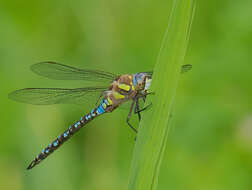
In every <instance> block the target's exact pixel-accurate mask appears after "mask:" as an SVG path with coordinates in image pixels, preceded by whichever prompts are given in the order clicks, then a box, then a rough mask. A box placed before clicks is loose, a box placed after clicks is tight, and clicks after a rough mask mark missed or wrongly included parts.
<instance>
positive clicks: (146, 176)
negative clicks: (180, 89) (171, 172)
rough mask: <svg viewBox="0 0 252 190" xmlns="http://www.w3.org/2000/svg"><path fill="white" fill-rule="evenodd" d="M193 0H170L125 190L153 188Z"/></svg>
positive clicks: (166, 130)
mask: <svg viewBox="0 0 252 190" xmlns="http://www.w3.org/2000/svg"><path fill="white" fill-rule="evenodd" d="M194 10H195V3H194V0H174V1H173V8H172V13H171V15H170V19H169V23H168V27H167V31H166V33H165V36H164V39H163V43H162V46H161V49H160V54H159V56H158V60H157V63H156V65H155V68H154V75H153V79H152V86H151V91H152V92H155V95H149V96H148V98H147V101H146V104H149V103H150V102H152V105H153V106H152V108H151V109H150V110H149V111H146V113H144V115H143V117H142V120H141V122H140V127H139V132H138V135H137V141H136V145H135V148H134V155H133V160H132V164H131V171H130V177H129V186H128V189H129V190H154V189H156V187H157V182H158V176H159V169H160V165H161V161H162V158H163V153H164V150H165V145H166V141H167V136H168V131H169V123H170V114H171V112H172V107H173V103H174V99H175V95H176V88H177V85H178V81H179V77H180V71H181V70H180V69H181V66H182V64H183V61H184V57H185V53H186V49H187V44H188V39H189V35H190V28H191V23H192V20H193V15H194Z"/></svg>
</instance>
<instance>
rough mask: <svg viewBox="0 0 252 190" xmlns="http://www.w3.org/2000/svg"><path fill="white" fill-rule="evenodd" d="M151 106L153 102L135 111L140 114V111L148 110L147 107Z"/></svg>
mask: <svg viewBox="0 0 252 190" xmlns="http://www.w3.org/2000/svg"><path fill="white" fill-rule="evenodd" d="M151 106H152V103H150V104H148V105H147V106H145V107H144V108H142V109H140V110H137V111H135V113H136V114H139V113H140V112H142V111H145V110H147V109H148V108H150V107H151Z"/></svg>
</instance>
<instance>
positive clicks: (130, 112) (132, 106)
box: [126, 99, 137, 133]
mask: <svg viewBox="0 0 252 190" xmlns="http://www.w3.org/2000/svg"><path fill="white" fill-rule="evenodd" d="M135 102H136V100H135V99H133V101H132V104H131V106H130V111H129V114H128V117H127V120H126V122H127V124H128V125H129V127H130V128H131V129H132V130H133V131H135V132H136V133H137V130H136V129H135V128H134V127H133V126H132V125H131V124H130V123H129V121H130V117H131V114H132V111H133V108H134V105H135Z"/></svg>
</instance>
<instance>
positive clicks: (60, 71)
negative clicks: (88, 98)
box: [31, 62, 117, 82]
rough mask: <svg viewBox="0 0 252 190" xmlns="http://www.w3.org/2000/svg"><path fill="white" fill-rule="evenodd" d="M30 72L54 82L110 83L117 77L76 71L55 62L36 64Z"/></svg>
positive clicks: (104, 73)
mask: <svg viewBox="0 0 252 190" xmlns="http://www.w3.org/2000/svg"><path fill="white" fill-rule="evenodd" d="M31 70H32V71H33V72H34V73H36V74H38V75H40V76H43V77H47V78H50V79H56V80H86V81H96V82H112V81H113V80H115V78H116V77H117V75H115V74H112V73H109V72H104V71H98V70H86V69H78V68H75V67H72V66H68V65H63V64H61V63H56V62H41V63H36V64H34V65H32V66H31Z"/></svg>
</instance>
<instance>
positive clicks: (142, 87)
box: [133, 73, 151, 92]
mask: <svg viewBox="0 0 252 190" xmlns="http://www.w3.org/2000/svg"><path fill="white" fill-rule="evenodd" d="M133 85H134V87H135V89H136V90H138V91H145V92H147V91H148V90H149V89H150V85H151V75H150V74H148V73H137V74H135V75H134V77H133Z"/></svg>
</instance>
